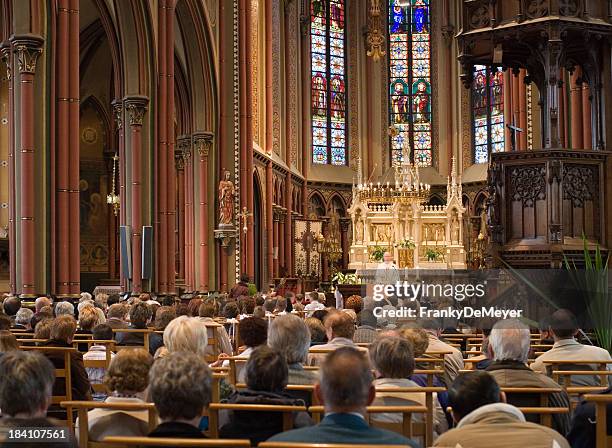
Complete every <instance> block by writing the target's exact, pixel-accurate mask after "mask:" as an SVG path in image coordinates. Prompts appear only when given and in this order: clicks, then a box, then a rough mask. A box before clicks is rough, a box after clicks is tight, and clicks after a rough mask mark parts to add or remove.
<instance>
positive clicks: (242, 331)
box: [238, 317, 268, 347]
mask: <svg viewBox="0 0 612 448" xmlns="http://www.w3.org/2000/svg"><path fill="white" fill-rule="evenodd" d="M238 334H239V336H240V340H241V341H242V343H243V344H244V345H246V346H247V347H257V346H260V345H262V344H265V343H266V340H267V338H268V322H267V321H266V320H265V319H259V318H257V317H247V318H245V319H242V320H241V321H240V326H239V327H238Z"/></svg>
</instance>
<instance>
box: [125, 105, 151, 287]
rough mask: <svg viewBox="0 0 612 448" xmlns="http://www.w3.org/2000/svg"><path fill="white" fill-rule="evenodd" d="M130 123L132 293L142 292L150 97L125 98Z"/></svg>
mask: <svg viewBox="0 0 612 448" xmlns="http://www.w3.org/2000/svg"><path fill="white" fill-rule="evenodd" d="M124 103H125V108H126V111H127V114H128V119H129V123H130V152H131V154H132V159H131V164H130V165H131V181H132V185H131V203H130V204H129V210H130V213H131V218H132V219H131V221H132V222H131V234H132V287H131V291H132V293H140V292H142V256H141V254H142V222H143V221H142V199H143V198H142V158H143V146H142V125H143V120H144V115H145V112H146V110H147V105H148V103H149V99H148V98H147V97H145V96H130V97H126V98H125V101H124Z"/></svg>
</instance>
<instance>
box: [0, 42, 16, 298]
mask: <svg viewBox="0 0 612 448" xmlns="http://www.w3.org/2000/svg"><path fill="white" fill-rule="evenodd" d="M0 52H1V54H2V62H4V64H5V65H6V80H7V82H8V109H9V110H8V114H7V115H8V119H9V122H8V128H9V151H8V156H9V160H8V171H9V224H8V225H9V228H8V243H9V288H10V292H11V294H13V295H14V294H16V292H15V288H16V287H17V283H16V274H17V265H16V259H15V252H16V251H15V244H16V232H15V227H16V222H15V217H16V208H15V199H16V197H15V98H14V96H13V49H12V48H11V44H10V43H9V42H3V43H2V46H1V48H0Z"/></svg>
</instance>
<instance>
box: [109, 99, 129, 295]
mask: <svg viewBox="0 0 612 448" xmlns="http://www.w3.org/2000/svg"><path fill="white" fill-rule="evenodd" d="M112 106H113V112H114V116H115V121H116V126H117V147H118V154H119V200H120V201H121V202H120V208H119V225H120V226H125V225H126V223H127V213H126V209H127V207H126V206H125V200H126V197H127V191H126V188H125V175H126V173H125V164H126V162H125V161H126V158H125V132H124V127H123V103H122V101H121V100H120V99H115V100H113V102H112ZM125 261H126V260H124V259H123V257H121V256H120V257H119V271H120V272H119V284H120V285H121V291H127V288H128V279H127V278H126V277H125V274H124V264H125Z"/></svg>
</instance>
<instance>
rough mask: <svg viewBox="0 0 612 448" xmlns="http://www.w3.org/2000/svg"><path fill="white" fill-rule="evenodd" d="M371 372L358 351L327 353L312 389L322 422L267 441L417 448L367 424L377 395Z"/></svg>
mask: <svg viewBox="0 0 612 448" xmlns="http://www.w3.org/2000/svg"><path fill="white" fill-rule="evenodd" d="M370 369H371V367H370V363H369V362H368V359H367V357H366V356H365V355H364V353H363V351H361V350H358V349H357V348H354V347H341V348H338V349H337V350H335V351H334V352H332V353H330V354H329V355H328V356H327V358H326V359H325V361H324V362H323V365H322V366H321V379H320V381H319V383H318V384H317V385H316V386H315V394H316V395H317V397H318V399H319V400H320V401H321V403H323V405H324V407H325V417H324V418H323V420H322V421H321V423H319V424H318V425H316V426H311V427H308V428H300V429H294V430H292V431H287V432H284V433H281V434H277V435H276V436H274V437H272V438H270V439H269V441H270V442H302V443H314V442H316V443H341V444H360V445H403V446H411V447H415V448H416V447H418V444H417V443H415V442H414V441H412V440H410V439H408V438H406V437H404V436H401V435H399V434H397V433H394V432H391V431H387V430H384V429H380V428H374V427H371V426H369V425H368V423H367V422H366V420H365V414H366V408H367V406H369V405H370V404H371V403H372V401H373V400H374V396H375V394H376V391H375V389H374V385H373V384H372V372H371V370H370Z"/></svg>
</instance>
